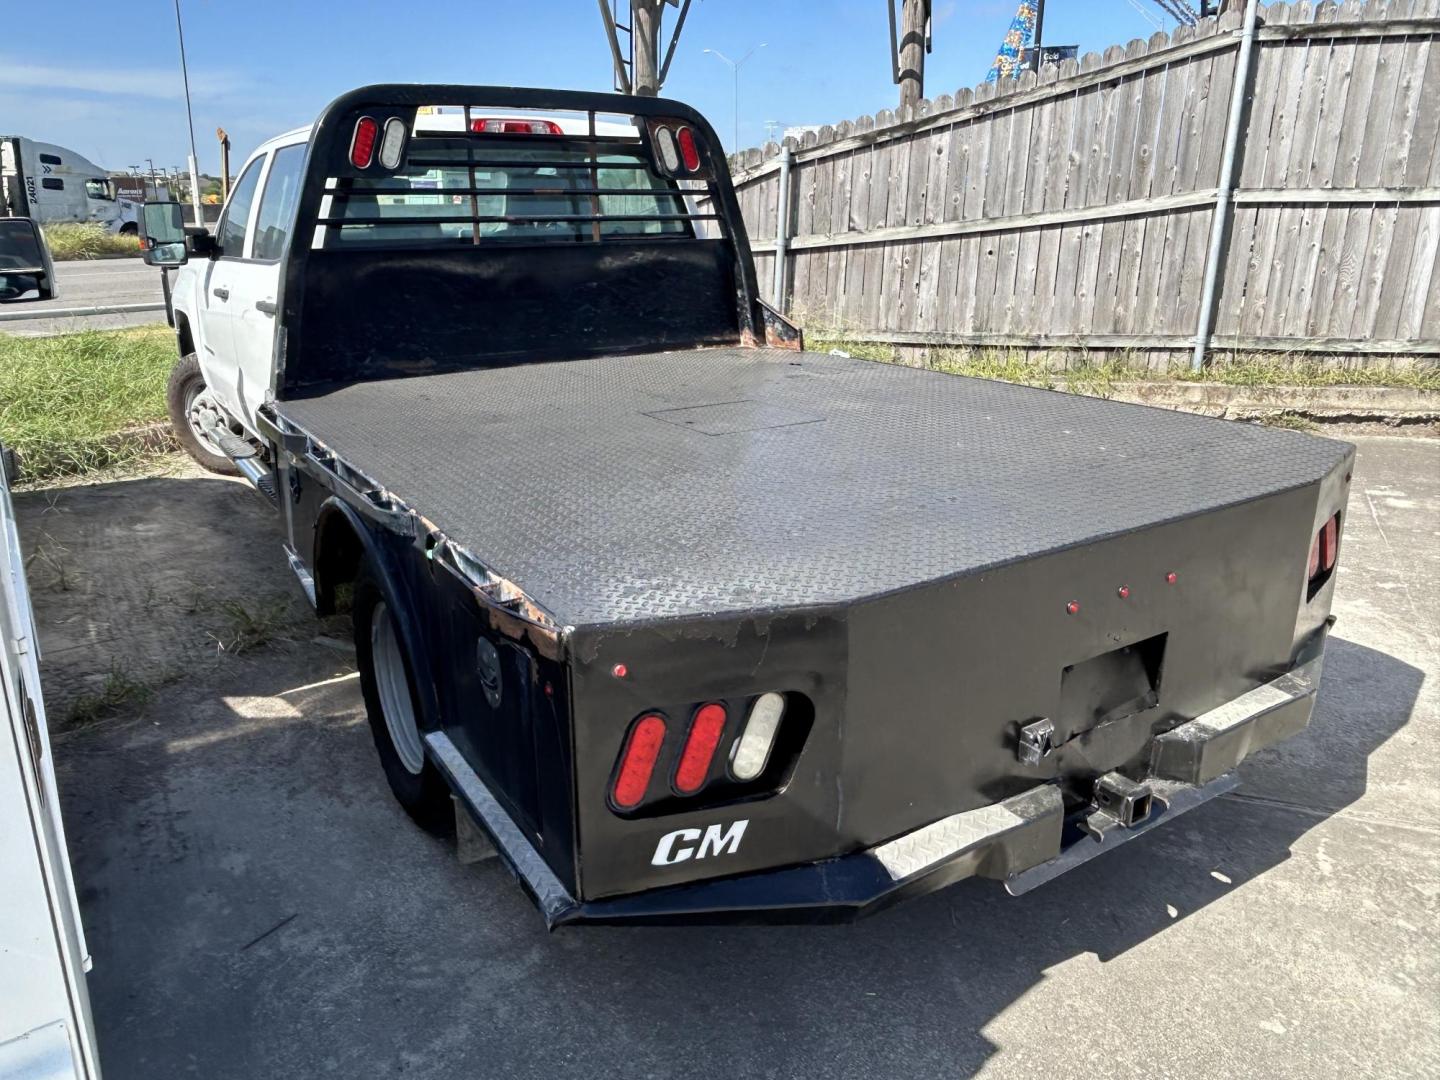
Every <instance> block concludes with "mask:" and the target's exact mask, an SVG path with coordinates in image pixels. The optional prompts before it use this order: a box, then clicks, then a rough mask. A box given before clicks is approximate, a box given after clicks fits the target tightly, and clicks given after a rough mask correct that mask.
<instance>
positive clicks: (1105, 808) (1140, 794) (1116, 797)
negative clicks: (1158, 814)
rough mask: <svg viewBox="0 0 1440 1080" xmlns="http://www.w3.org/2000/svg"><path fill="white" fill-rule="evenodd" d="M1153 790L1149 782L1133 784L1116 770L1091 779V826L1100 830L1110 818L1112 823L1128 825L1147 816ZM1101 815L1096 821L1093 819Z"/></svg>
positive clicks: (1101, 830) (1152, 797)
mask: <svg viewBox="0 0 1440 1080" xmlns="http://www.w3.org/2000/svg"><path fill="white" fill-rule="evenodd" d="M1154 797H1155V796H1154V792H1152V791H1151V790H1150V785H1149V784H1137V783H1136V782H1135V781H1133V780H1130V779H1127V778H1126V777H1124V776H1121V775H1120V774H1119V773H1117V772H1109V773H1106V774H1105V775H1104V776H1102V777H1100V779H1099V780H1096V781H1095V800H1094V804H1095V810H1094V812H1093V813H1091V814H1090V815H1089V819H1088V820H1089V821H1090V822H1091V826H1092V828H1094V829H1096V830H1097V831H1100V832H1103V831H1104V829H1105V826H1107V825H1109V824H1110V822H1107V821H1104V820H1103V818H1110V819H1112V821H1113V823H1114V824H1116V825H1123V826H1124V827H1125V828H1127V829H1128V828H1129V827H1130V826H1132V825H1138V824H1140V823H1141V822H1142V821H1144V820H1145V819H1146V818H1148V817H1149V816H1150V807H1151V805H1152V803H1153V801H1154ZM1101 815H1103V818H1102V819H1101V820H1099V821H1096V820H1095V819H1096V818H1097V817H1099V816H1101Z"/></svg>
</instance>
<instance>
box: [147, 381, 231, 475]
mask: <svg viewBox="0 0 1440 1080" xmlns="http://www.w3.org/2000/svg"><path fill="white" fill-rule="evenodd" d="M165 404H166V405H167V406H168V407H169V409H170V425H171V427H172V428H174V430H175V440H176V441H177V442H178V443H179V444H180V445H181V446H182V447H183V448H184V450H185V452H186V453H187V454H189V455H190V456H191V457H192V458H194V459H195V461H196V463H197V464H199V465H200V467H201V468H204V469H209V470H210V471H211V472H213V473H219V474H220V475H222V476H239V475H240V470H239V469H237V468H236V467H235V463H234V462H233V461H231V460H230V459H229V458H228V457H226V456H225V452H224V451H223V450H221V449H220V447H218V446H216V445H215V443H214V441H212V440H211V438H210V436H209V435H208V434H206V432H205V428H204V426H203V425H202V424H201V422H200V418H201V417H202V416H203V415H204V414H205V413H206V412H214V413H216V414H217V415H218V414H219V411H220V410H219V409H218V408H217V406H216V405H215V403H214V402H213V401H212V400H211V399H210V394H209V391H208V390H207V389H206V387H205V376H204V375H202V374H201V373H200V361H199V360H198V359H197V358H196V356H195V354H194V353H188V354H186V355H185V356H182V357H181V358H180V360H179V362H178V363H177V364H176V365H175V369H174V370H173V371H171V372H170V382H169V385H167V386H166V387H165Z"/></svg>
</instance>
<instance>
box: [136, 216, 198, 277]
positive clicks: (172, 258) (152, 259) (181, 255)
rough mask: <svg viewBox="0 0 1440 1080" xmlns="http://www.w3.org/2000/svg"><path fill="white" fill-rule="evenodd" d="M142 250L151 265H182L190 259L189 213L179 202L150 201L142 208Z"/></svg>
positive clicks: (146, 260)
mask: <svg viewBox="0 0 1440 1080" xmlns="http://www.w3.org/2000/svg"><path fill="white" fill-rule="evenodd" d="M140 250H141V253H142V254H143V255H144V258H145V262H146V263H147V264H148V265H150V266H180V265H181V264H183V263H186V262H189V261H190V251H189V249H188V248H186V246H185V216H184V214H183V213H182V212H181V210H180V204H179V203H178V202H147V203H146V204H145V205H144V206H142V207H141V208H140Z"/></svg>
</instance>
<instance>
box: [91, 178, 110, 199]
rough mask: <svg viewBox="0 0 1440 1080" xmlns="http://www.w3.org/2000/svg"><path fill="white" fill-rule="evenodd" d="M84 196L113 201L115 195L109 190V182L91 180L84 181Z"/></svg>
mask: <svg viewBox="0 0 1440 1080" xmlns="http://www.w3.org/2000/svg"><path fill="white" fill-rule="evenodd" d="M85 194H86V195H88V196H89V197H90V198H92V199H109V200H112V201H113V200H114V198H115V194H114V192H112V191H111V189H110V181H109V180H100V179H91V180H86V181H85Z"/></svg>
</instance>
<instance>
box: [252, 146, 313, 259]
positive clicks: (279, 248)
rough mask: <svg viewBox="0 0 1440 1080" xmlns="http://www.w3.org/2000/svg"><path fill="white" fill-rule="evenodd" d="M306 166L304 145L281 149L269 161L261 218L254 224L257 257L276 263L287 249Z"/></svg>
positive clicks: (261, 204) (261, 205)
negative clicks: (302, 170)
mask: <svg viewBox="0 0 1440 1080" xmlns="http://www.w3.org/2000/svg"><path fill="white" fill-rule="evenodd" d="M304 164H305V144H304V143H300V144H297V145H295V146H282V147H281V148H280V149H279V150H276V151H275V154H274V156H273V157H272V159H271V161H270V172H269V175H267V176H266V177H265V191H264V193H263V194H262V195H261V196H260V216H259V217H258V218H257V219H256V221H255V252H254V257H255V258H257V259H264V260H266V261H267V262H274V261H275V260H276V259H278V258H280V255H281V253H282V252H283V251H284V250H285V239H286V237H288V236H289V235H290V225H291V222H293V221H294V220H295V202H296V200H297V199H299V197H300V170H301V166H303V165H304Z"/></svg>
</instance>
